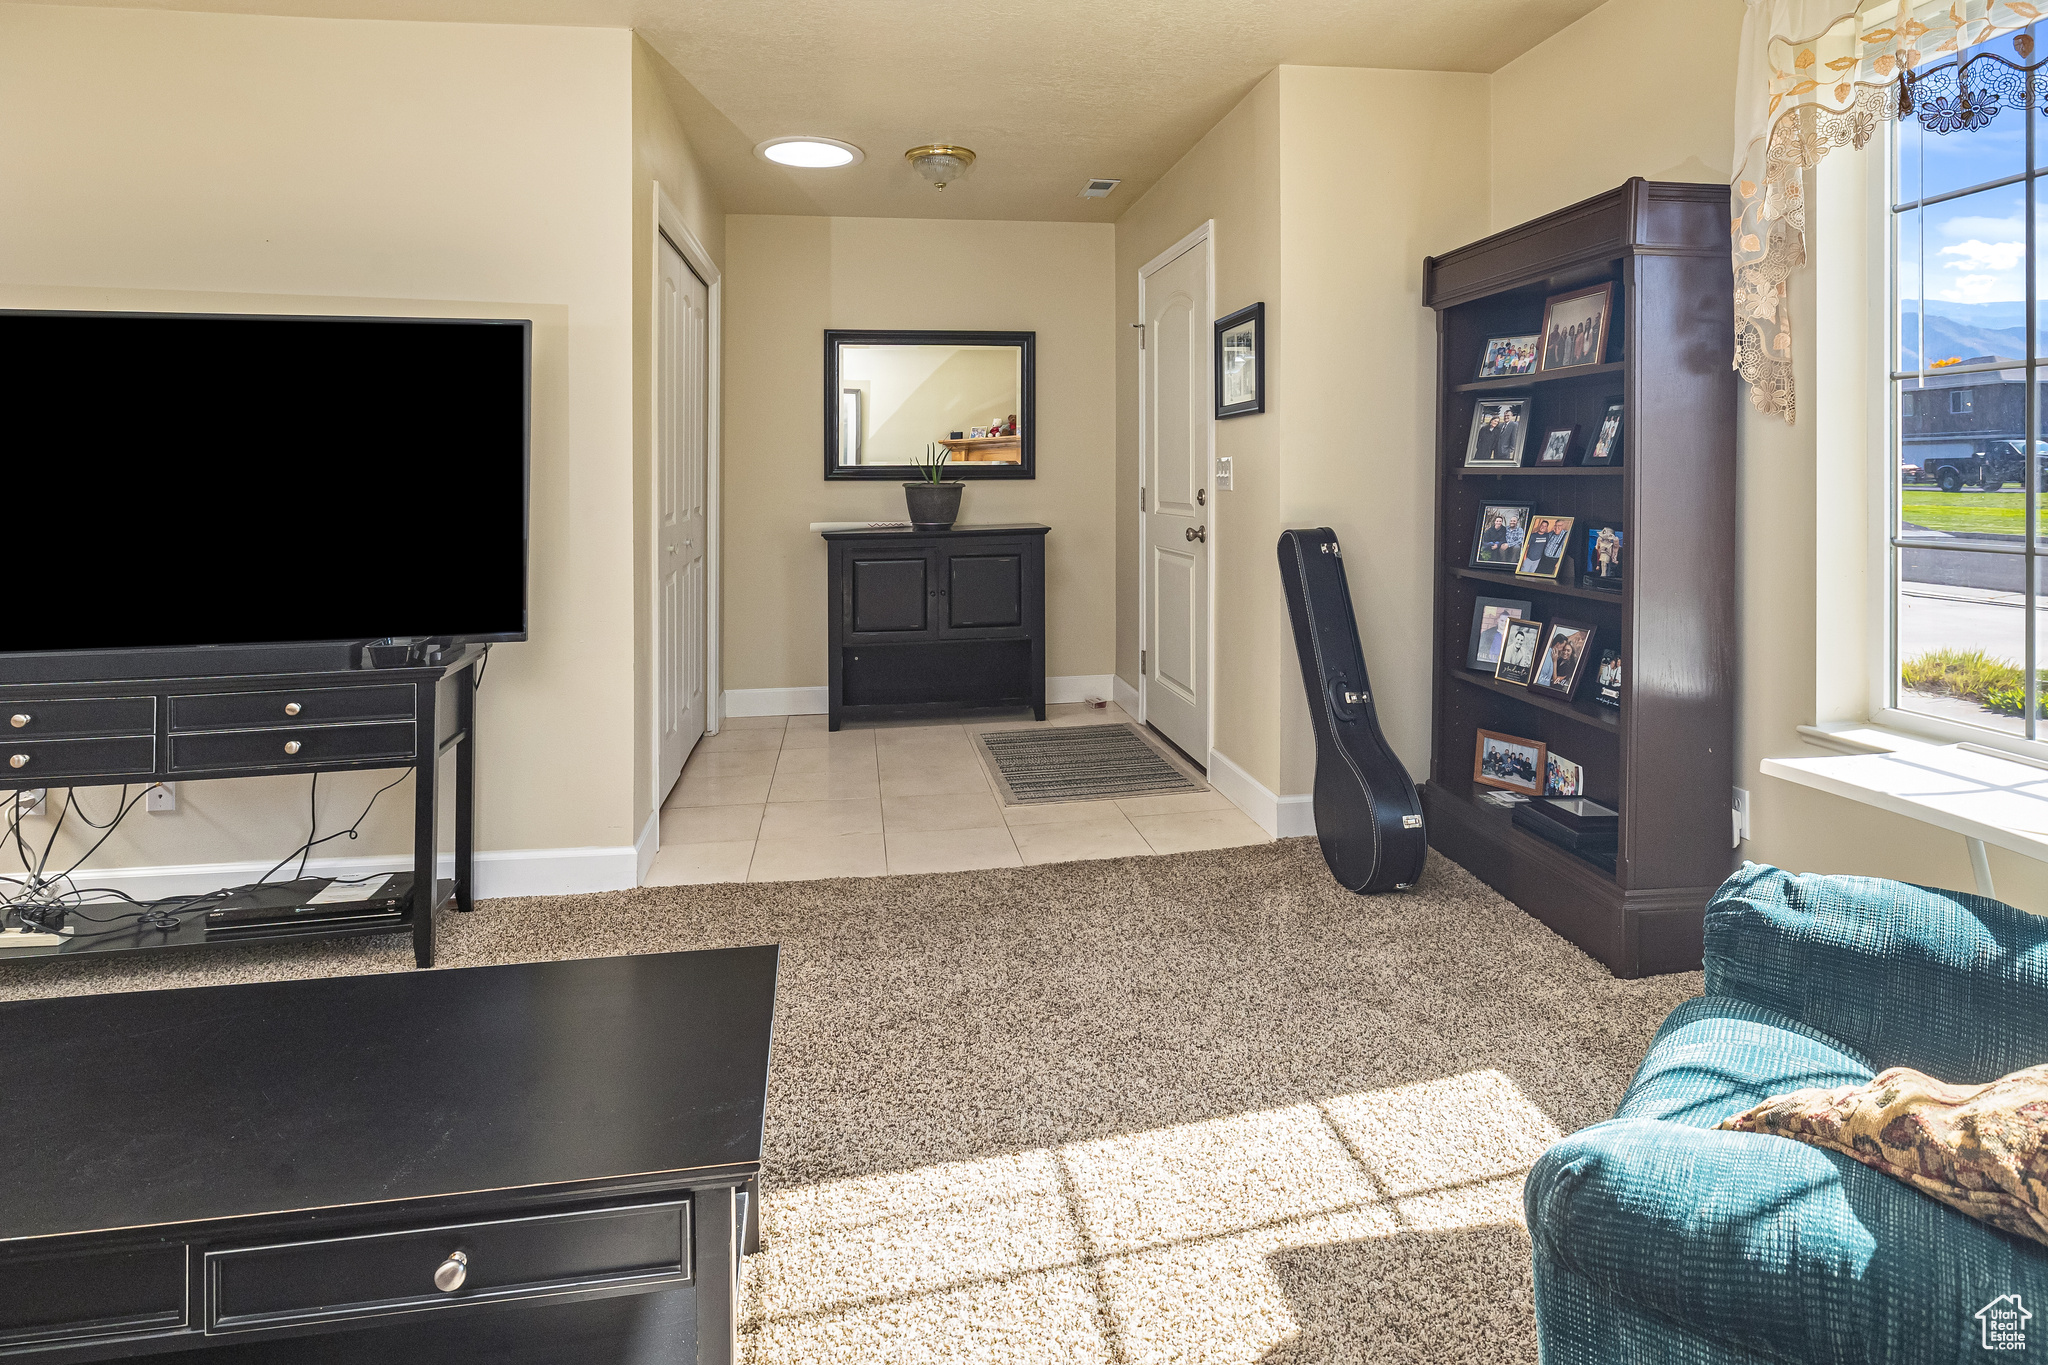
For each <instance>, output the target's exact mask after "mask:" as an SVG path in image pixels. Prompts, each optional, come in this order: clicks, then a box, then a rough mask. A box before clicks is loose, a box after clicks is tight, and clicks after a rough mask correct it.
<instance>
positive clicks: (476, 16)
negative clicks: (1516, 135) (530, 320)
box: [61, 0, 1602, 222]
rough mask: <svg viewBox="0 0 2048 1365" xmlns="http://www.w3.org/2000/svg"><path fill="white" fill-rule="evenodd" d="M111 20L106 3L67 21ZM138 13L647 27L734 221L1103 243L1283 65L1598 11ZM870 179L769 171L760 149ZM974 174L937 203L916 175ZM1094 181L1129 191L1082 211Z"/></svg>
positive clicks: (1457, 62) (1278, 6) (1578, 6)
mask: <svg viewBox="0 0 2048 1365" xmlns="http://www.w3.org/2000/svg"><path fill="white" fill-rule="evenodd" d="M61 2H63V3H86V4H91V3H99V2H100V0H61ZM118 3H119V4H120V5H121V6H122V7H124V8H136V7H148V8H157V9H191V10H210V11H221V12H234V13H250V14H285V15H308V16H318V17H323V18H376V19H421V20H452V21H460V22H486V23H532V24H564V25H576V26H599V27H631V28H634V29H636V30H638V31H639V33H640V34H641V35H642V36H643V37H644V38H646V40H647V41H648V43H650V44H651V45H652V46H653V47H654V49H655V50H656V51H657V52H659V53H661V55H662V56H663V57H665V58H667V60H668V62H669V64H670V65H671V66H672V67H673V68H674V69H673V71H672V72H666V73H664V77H665V79H667V80H668V84H669V87H670V88H669V95H670V99H671V100H672V102H673V103H675V105H676V106H677V108H678V111H679V112H680V113H681V115H682V117H683V121H684V124H685V126H686V127H687V129H688V131H689V133H690V135H691V138H692V140H693V141H694V142H695V144H696V145H697V148H698V150H699V152H700V153H701V154H702V155H703V156H704V158H705V159H706V161H707V162H708V163H709V166H710V169H711V173H712V175H713V178H714V179H715V181H716V182H717V184H718V185H719V187H720V189H721V191H722V192H723V194H724V197H725V201H726V207H727V209H728V210H729V211H731V212H735V213H817V214H844V215H869V216H876V217H920V218H1014V219H1060V220H1069V221H1076V222H1109V221H1112V220H1114V219H1115V218H1116V217H1118V216H1119V215H1120V214H1121V213H1122V212H1123V210H1124V208H1125V207H1126V206H1127V205H1128V204H1129V203H1130V201H1131V200H1133V199H1135V198H1136V197H1137V196H1138V195H1140V194H1142V193H1144V191H1145V189H1146V187H1147V186H1149V185H1150V184H1151V183H1152V182H1153V181H1154V180H1156V179H1158V178H1159V176H1160V175H1161V174H1163V173H1164V172H1165V171H1166V170H1167V168H1168V167H1170V166H1172V165H1173V163H1174V162H1175V161H1176V160H1178V159H1179V158H1180V156H1181V155H1182V154H1183V153H1184V152H1186V151H1187V149H1188V148H1189V147H1191V146H1193V145H1194V143H1195V142H1196V140H1197V139H1199V138H1200V137H1201V135H1202V134H1203V133H1204V132H1206V131H1208V129H1209V128H1211V127H1213V126H1214V125H1215V123H1216V121H1217V120H1218V119H1220V118H1221V117H1222V116H1223V115H1224V114H1225V113H1226V112H1228V111H1229V109H1230V107H1231V106H1232V105H1233V104H1235V103H1236V102H1237V101H1238V100H1239V99H1241V98H1243V96H1244V94H1245V92H1246V91H1248V90H1249V89H1251V87H1252V86H1253V85H1254V84H1256V83H1257V81H1258V80H1259V78H1260V77H1262V76H1264V75H1265V74H1266V72H1268V71H1270V70H1272V69H1273V68H1274V67H1275V66H1278V65H1281V64H1283V63H1294V64H1299V65H1305V66H1357V67H1392V68H1403V69H1409V70H1433V71H1473V72H1490V71H1494V70H1497V69H1498V68H1499V67H1501V66H1503V65H1505V64H1506V63H1507V62H1508V61H1510V60H1511V59H1513V58H1514V57H1516V56H1518V55H1519V54H1521V53H1523V52H1525V51H1527V50H1528V49H1529V48H1531V47H1534V46H1535V45H1536V44H1537V43H1539V42H1541V41H1543V40H1544V39H1545V38H1547V37H1549V36H1550V35H1551V34H1553V33H1555V32H1557V31H1558V30H1559V29H1561V28H1563V27H1565V26H1566V25H1567V24H1570V23H1571V22H1572V21H1573V20H1575V19H1578V18H1579V17H1580V16H1582V15H1584V14H1586V13H1588V12H1590V11H1591V10H1593V9H1595V8H1597V7H1598V5H1599V4H1600V3H1602V0H1419V2H1418V0H977V2H975V3H966V4H963V3H960V0H884V3H880V4H876V3H872V0H870V2H869V3H855V2H854V0H186V2H183V3H180V2H179V0H118ZM799 133H808V134H819V135H823V136H826V137H834V138H839V139H841V140H843V141H846V142H851V143H854V144H855V145H856V146H859V147H860V148H862V149H863V150H864V151H865V152H866V153H867V160H866V161H865V162H864V163H863V164H861V165H859V166H852V167H846V168H843V169H838V170H825V171H794V170H788V169H785V168H782V167H778V166H772V165H769V164H768V163H765V162H763V161H761V160H759V159H758V158H756V157H755V156H754V155H753V147H754V144H755V143H757V142H760V141H762V140H763V139H765V138H771V137H782V136H787V135H791V134H799ZM926 142H954V143H959V144H961V145H964V146H967V147H971V148H973V149H974V150H975V152H976V153H977V154H978V155H979V157H980V160H979V162H978V164H977V165H976V166H975V168H974V173H973V174H972V175H971V176H969V178H968V179H967V180H965V181H963V182H961V183H959V184H957V185H953V186H951V187H949V188H948V189H946V190H945V191H944V192H943V193H941V192H939V191H936V190H934V189H932V188H931V187H930V186H929V185H927V184H925V183H924V182H923V181H922V180H919V179H918V178H917V177H916V175H915V174H914V173H913V172H912V171H911V170H910V169H909V167H908V166H906V165H905V164H904V162H903V152H904V150H905V149H907V148H910V147H914V146H917V145H919V144H921V143H926ZM1091 176H1113V177H1117V178H1120V179H1122V181H1123V182H1124V183H1123V185H1122V186H1121V187H1120V188H1119V189H1118V190H1117V191H1116V193H1114V194H1113V195H1111V196H1110V197H1109V198H1108V199H1103V200H1085V199H1081V198H1079V197H1078V195H1079V194H1080V190H1081V185H1082V183H1083V182H1084V181H1085V180H1087V179H1088V178H1089V177H1091Z"/></svg>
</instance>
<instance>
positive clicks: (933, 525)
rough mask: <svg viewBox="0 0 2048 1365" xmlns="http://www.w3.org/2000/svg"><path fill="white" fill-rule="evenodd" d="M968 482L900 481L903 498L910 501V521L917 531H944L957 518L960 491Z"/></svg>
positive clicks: (958, 514) (962, 490) (964, 489)
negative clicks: (902, 482) (904, 482)
mask: <svg viewBox="0 0 2048 1365" xmlns="http://www.w3.org/2000/svg"><path fill="white" fill-rule="evenodd" d="M966 488H967V485H966V484H965V483H963V482H961V481H960V480H959V479H948V480H946V481H945V482H944V483H927V482H925V481H924V480H923V479H919V480H918V481H917V482H916V483H906V484H904V485H903V500H904V501H905V502H907V503H908V504H910V524H911V525H912V526H914V527H916V528H917V529H918V530H920V531H943V530H945V529H946V528H947V527H949V526H951V525H952V524H953V523H954V522H955V521H957V520H959V518H960V494H961V493H962V492H964V491H966Z"/></svg>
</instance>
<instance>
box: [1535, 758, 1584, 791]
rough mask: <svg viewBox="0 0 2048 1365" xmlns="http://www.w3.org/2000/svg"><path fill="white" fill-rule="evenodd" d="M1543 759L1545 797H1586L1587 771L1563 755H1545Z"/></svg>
mask: <svg viewBox="0 0 2048 1365" xmlns="http://www.w3.org/2000/svg"><path fill="white" fill-rule="evenodd" d="M1543 759H1544V770H1543V794H1544V795H1545V796H1583V795H1585V788H1586V770H1585V769H1583V768H1581V767H1580V766H1579V765H1578V764H1576V763H1574V762H1572V761H1571V760H1570V759H1568V758H1566V757H1564V755H1562V754H1556V753H1551V754H1545V755H1544V756H1543Z"/></svg>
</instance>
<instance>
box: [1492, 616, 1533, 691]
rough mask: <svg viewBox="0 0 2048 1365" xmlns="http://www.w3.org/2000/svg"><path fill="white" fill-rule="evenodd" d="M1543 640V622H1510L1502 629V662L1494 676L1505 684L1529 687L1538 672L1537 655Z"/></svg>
mask: <svg viewBox="0 0 2048 1365" xmlns="http://www.w3.org/2000/svg"><path fill="white" fill-rule="evenodd" d="M1542 640H1543V623H1542V622H1541V621H1521V620H1510V621H1509V622H1508V623H1507V624H1506V625H1504V626H1503V627H1501V642H1500V661H1499V662H1498V663H1496V664H1494V666H1493V676H1494V677H1496V678H1498V679H1500V680H1501V681H1502V682H1504V683H1513V684H1514V685H1515V686H1517V687H1527V686H1528V685H1529V679H1530V677H1531V676H1532V675H1533V674H1534V673H1535V672H1536V654H1537V650H1538V649H1539V648H1540V647H1541V644H1542Z"/></svg>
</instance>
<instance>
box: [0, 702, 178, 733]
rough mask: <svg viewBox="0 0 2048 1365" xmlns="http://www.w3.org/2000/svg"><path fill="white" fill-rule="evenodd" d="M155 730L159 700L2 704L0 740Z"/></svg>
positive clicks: (151, 731)
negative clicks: (157, 702) (157, 701)
mask: <svg viewBox="0 0 2048 1365" xmlns="http://www.w3.org/2000/svg"><path fill="white" fill-rule="evenodd" d="M155 730H156V698H155V697H68V698H65V699H64V700H61V701H57V700H39V701H0V740H5V739H84V738H87V737H90V736H94V735H147V734H151V733H154V732H155Z"/></svg>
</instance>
